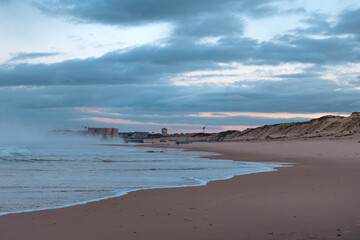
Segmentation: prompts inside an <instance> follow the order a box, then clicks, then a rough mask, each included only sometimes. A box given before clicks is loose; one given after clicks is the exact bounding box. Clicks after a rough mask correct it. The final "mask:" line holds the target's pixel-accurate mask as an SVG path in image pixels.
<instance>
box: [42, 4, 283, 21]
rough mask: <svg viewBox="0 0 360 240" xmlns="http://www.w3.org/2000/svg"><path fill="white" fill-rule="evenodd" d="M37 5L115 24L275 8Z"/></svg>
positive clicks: (261, 13) (259, 13)
mask: <svg viewBox="0 0 360 240" xmlns="http://www.w3.org/2000/svg"><path fill="white" fill-rule="evenodd" d="M272 2H273V1H272ZM39 7H40V9H42V10H43V11H46V12H50V13H58V14H68V15H71V16H74V17H76V18H78V19H80V20H85V21H95V22H101V23H105V24H119V25H133V24H144V23H152V22H163V21H166V22H172V21H178V20H181V19H184V18H192V17H194V16H195V17H196V16H199V15H203V14H207V13H231V12H235V13H248V14H250V15H253V16H257V17H259V16H265V15H269V14H271V13H274V12H276V9H274V8H273V7H272V6H270V5H269V1H266V0H197V1H193V0H183V1H169V0H152V1H148V0H131V1H128V0H92V1H90V0H89V1H70V0H59V1H56V2H55V3H51V2H45V3H42V4H39Z"/></svg>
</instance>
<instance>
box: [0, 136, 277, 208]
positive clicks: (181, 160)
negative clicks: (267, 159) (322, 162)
mask: <svg viewBox="0 0 360 240" xmlns="http://www.w3.org/2000/svg"><path fill="white" fill-rule="evenodd" d="M58 143H59V142H58ZM58 143H57V144H50V143H46V144H38V143H36V144H27V145H19V146H16V145H1V147H0V164H1V168H0V176H1V182H0V215H4V214H9V213H16V212H26V211H35V210H41V209H49V208H58V207H65V206H71V205H77V204H83V203H87V202H90V201H98V200H101V199H106V198H109V197H114V196H121V195H124V194H126V193H128V192H131V191H136V190H141V189H152V188H170V187H184V186H200V185H205V184H207V183H208V182H209V181H213V180H220V179H227V178H231V177H233V176H234V175H243V174H251V173H257V172H268V171H275V170H276V169H275V168H277V167H280V166H282V165H280V164H262V163H249V162H235V161H229V160H210V159H206V158H201V156H205V155H210V154H209V153H203V152H187V151H182V150H179V149H158V150H156V151H153V152H148V149H145V148H138V147H133V146H129V147H114V146H104V145H96V144H84V143H81V144H79V142H77V143H76V144H75V143H74V142H71V141H70V142H67V143H64V144H58Z"/></svg>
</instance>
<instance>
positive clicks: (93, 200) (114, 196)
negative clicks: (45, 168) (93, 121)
mask: <svg viewBox="0 0 360 240" xmlns="http://www.w3.org/2000/svg"><path fill="white" fill-rule="evenodd" d="M100 145H105V146H114V147H117V146H124V147H128V145H126V144H100ZM135 146H136V147H151V148H154V149H159V150H161V149H164V148H175V147H172V146H165V147H163V146H161V145H158V146H156V147H154V146H153V145H135ZM132 147H134V146H132ZM177 149H179V150H181V151H191V150H186V149H184V148H177ZM194 151H195V150H194ZM195 152H200V151H195ZM202 153H204V155H203V156H200V158H207V159H214V158H212V157H215V156H222V154H218V153H216V152H202ZM208 153H212V154H214V155H206V154H208ZM220 159H222V158H220ZM222 160H226V161H234V160H231V159H222ZM244 162H245V161H244ZM247 163H252V162H247ZM264 164H272V165H275V166H272V169H273V170H270V171H260V172H254V173H245V174H238V175H229V176H226V177H224V178H218V179H211V180H208V181H206V180H202V179H196V178H195V180H196V181H198V184H194V185H176V186H171V185H169V186H160V187H144V188H137V189H132V190H129V191H120V192H119V193H117V194H114V195H111V196H106V197H101V198H94V199H89V200H84V201H80V202H74V203H69V204H65V205H60V206H53V207H44V208H37V209H26V210H19V211H13V212H0V217H1V216H6V215H13V214H22V213H31V212H39V211H45V210H55V209H62V208H68V207H73V206H81V205H84V204H88V203H92V202H99V201H103V200H107V199H111V198H118V197H122V196H126V195H127V194H129V193H132V192H138V191H143V190H153V189H170V188H184V187H201V186H205V185H207V184H208V183H209V182H213V181H222V180H229V179H231V178H234V177H236V176H242V175H248V174H256V173H263V172H272V171H277V170H278V168H282V167H292V163H275V162H274V163H264ZM276 165H279V166H276Z"/></svg>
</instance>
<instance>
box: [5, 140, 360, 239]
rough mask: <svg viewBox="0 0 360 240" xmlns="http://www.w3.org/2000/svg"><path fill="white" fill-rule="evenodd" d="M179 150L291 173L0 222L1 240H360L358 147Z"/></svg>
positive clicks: (252, 145)
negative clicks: (275, 166)
mask: <svg viewBox="0 0 360 240" xmlns="http://www.w3.org/2000/svg"><path fill="white" fill-rule="evenodd" d="M114 147H116V146H114ZM149 147H162V148H166V147H177V146H176V145H175V144H174V143H165V144H153V145H151V146H149ZM180 147H181V148H184V149H186V150H195V151H205V152H214V153H219V154H222V155H219V156H211V158H218V159H229V160H235V161H254V162H265V163H266V162H267V163H273V162H278V163H292V164H293V167H284V168H279V169H278V171H276V172H267V173H256V174H249V175H242V176H236V177H234V178H232V179H229V180H221V181H213V182H210V183H208V184H207V185H206V186H198V187H182V188H169V189H151V190H141V191H136V192H131V193H129V194H128V195H125V196H121V197H116V198H111V199H107V200H102V201H98V202H91V203H87V204H84V205H77V206H72V207H67V208H61V209H52V210H44V211H37V212H30V213H20V214H10V215H5V216H1V217H0V239H1V240H2V239H4V240H13V239H14V240H15V239H16V240H22V239H27V240H35V239H36V240H40V239H53V240H57V239H90V240H91V239H94V240H95V239H101V240H102V239H109V240H110V239H354V240H355V239H360V188H359V183H360V174H359V172H360V148H359V147H360V143H359V139H356V138H352V139H351V138H350V139H321V140H314V139H312V140H296V141H295V140H294V141H268V142H266V141H264V142H231V143H222V142H214V143H209V142H204V143H193V144H183V145H180Z"/></svg>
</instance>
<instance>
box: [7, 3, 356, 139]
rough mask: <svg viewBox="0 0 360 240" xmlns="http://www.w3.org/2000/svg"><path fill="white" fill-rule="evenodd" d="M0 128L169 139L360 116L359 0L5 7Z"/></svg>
mask: <svg viewBox="0 0 360 240" xmlns="http://www.w3.org/2000/svg"><path fill="white" fill-rule="evenodd" d="M0 39H1V44H0V123H1V124H2V125H3V126H5V125H6V126H14V125H17V124H18V125H20V124H22V125H23V126H38V127H39V126H40V127H43V128H45V129H59V128H62V129H74V130H76V129H81V126H98V127H100V126H109V127H110V126H112V127H118V128H119V130H120V131H134V130H148V131H159V130H160V128H162V127H168V128H169V129H170V130H171V131H172V132H176V131H177V132H179V131H200V130H201V128H202V126H207V129H208V131H221V130H226V129H244V128H247V127H249V126H258V125H263V124H273V123H278V122H291V121H303V120H307V119H311V118H315V117H319V116H322V115H327V114H341V115H347V114H349V113H351V112H353V111H359V110H360V2H359V1H358V0H317V1H314V0H291V1H290V0H196V1H194V0H182V1H176V0H87V1H70V0H0Z"/></svg>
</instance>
